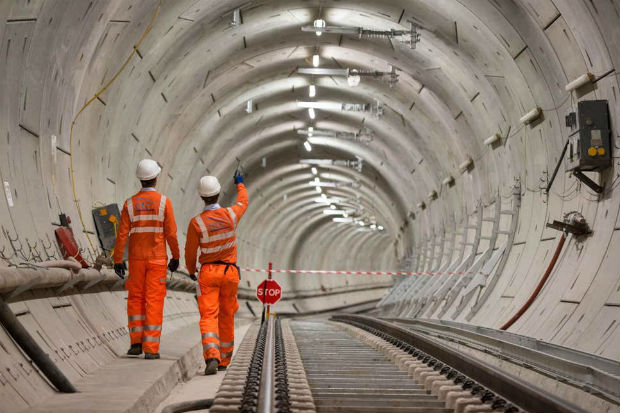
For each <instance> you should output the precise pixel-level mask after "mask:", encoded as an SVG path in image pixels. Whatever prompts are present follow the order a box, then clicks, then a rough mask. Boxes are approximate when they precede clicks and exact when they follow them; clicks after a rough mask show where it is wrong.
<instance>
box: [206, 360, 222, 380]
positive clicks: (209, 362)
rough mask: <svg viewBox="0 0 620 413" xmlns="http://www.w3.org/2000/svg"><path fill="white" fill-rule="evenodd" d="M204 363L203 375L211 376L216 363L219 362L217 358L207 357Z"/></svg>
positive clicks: (215, 371) (215, 368)
mask: <svg viewBox="0 0 620 413" xmlns="http://www.w3.org/2000/svg"><path fill="white" fill-rule="evenodd" d="M206 363H207V368H206V369H205V376H211V375H213V374H215V373H217V365H218V364H219V361H218V360H217V359H208V360H207V361H206Z"/></svg>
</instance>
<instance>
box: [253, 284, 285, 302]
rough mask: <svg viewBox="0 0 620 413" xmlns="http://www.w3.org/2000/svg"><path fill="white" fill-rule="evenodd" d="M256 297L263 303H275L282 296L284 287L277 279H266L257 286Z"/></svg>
mask: <svg viewBox="0 0 620 413" xmlns="http://www.w3.org/2000/svg"><path fill="white" fill-rule="evenodd" d="M256 297H257V298H258V300H259V301H260V302H261V303H263V304H275V303H277V302H278V301H279V300H280V298H282V287H280V284H278V282H277V281H276V280H265V281H262V282H261V283H260V284H258V287H256Z"/></svg>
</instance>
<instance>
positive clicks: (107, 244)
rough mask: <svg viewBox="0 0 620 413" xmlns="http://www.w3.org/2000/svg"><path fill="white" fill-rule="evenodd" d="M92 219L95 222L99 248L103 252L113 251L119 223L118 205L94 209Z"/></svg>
mask: <svg viewBox="0 0 620 413" xmlns="http://www.w3.org/2000/svg"><path fill="white" fill-rule="evenodd" d="M93 219H94V221H95V227H96V228H97V235H98V236H99V241H100V242H101V247H102V248H103V249H104V250H105V251H111V250H113V249H114V243H115V242H116V234H117V232H118V226H119V225H120V223H121V214H120V212H119V210H118V205H116V204H110V205H106V206H104V207H101V208H94V209H93Z"/></svg>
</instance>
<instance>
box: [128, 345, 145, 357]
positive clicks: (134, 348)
mask: <svg viewBox="0 0 620 413" xmlns="http://www.w3.org/2000/svg"><path fill="white" fill-rule="evenodd" d="M140 354H142V343H137V344H132V345H131V347H129V350H127V355H128V356H139V355H140Z"/></svg>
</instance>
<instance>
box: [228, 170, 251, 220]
mask: <svg viewBox="0 0 620 413" xmlns="http://www.w3.org/2000/svg"><path fill="white" fill-rule="evenodd" d="M234 181H235V185H236V186H237V201H236V202H235V205H233V206H232V209H233V211H235V215H236V216H237V222H239V220H240V219H241V217H242V216H243V214H244V213H245V210H246V209H248V202H249V200H248V190H247V189H246V188H245V184H244V183H243V175H235V178H234Z"/></svg>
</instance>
